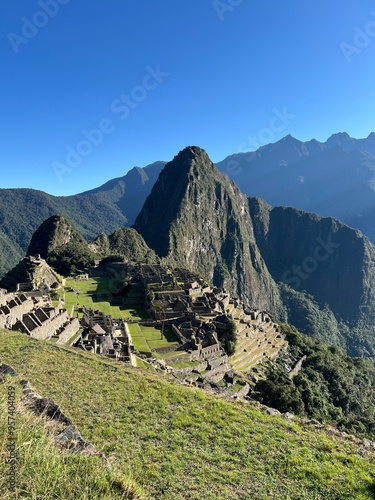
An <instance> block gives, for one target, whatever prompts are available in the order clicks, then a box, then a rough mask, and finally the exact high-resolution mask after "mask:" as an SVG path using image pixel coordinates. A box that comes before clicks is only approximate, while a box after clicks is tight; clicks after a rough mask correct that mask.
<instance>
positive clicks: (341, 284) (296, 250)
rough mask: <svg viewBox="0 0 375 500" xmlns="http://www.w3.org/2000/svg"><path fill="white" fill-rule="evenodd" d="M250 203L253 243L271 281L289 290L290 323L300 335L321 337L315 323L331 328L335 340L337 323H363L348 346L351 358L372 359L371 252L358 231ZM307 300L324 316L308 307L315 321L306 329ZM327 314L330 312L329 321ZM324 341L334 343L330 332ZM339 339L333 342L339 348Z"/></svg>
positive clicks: (374, 301) (374, 257)
mask: <svg viewBox="0 0 375 500" xmlns="http://www.w3.org/2000/svg"><path fill="white" fill-rule="evenodd" d="M249 203H250V213H251V214H252V220H253V227H254V234H255V238H256V241H257V244H258V246H259V248H260V251H261V253H262V256H263V258H264V260H265V262H266V264H267V267H268V269H269V271H270V273H271V275H272V277H273V278H274V279H275V281H277V282H282V283H284V284H285V285H288V286H289V287H291V288H292V289H293V291H288V290H287V288H286V287H282V296H283V300H284V303H286V304H287V305H288V310H289V311H288V322H289V323H291V324H294V325H296V326H297V327H298V328H299V329H300V330H301V331H303V332H304V333H320V332H319V331H318V330H317V331H316V332H314V328H316V327H314V326H312V325H311V322H312V323H314V319H315V323H318V322H320V323H321V326H322V328H325V329H326V330H328V329H329V328H327V327H328V324H329V323H331V325H332V330H336V334H334V336H335V335H338V333H337V331H338V330H340V329H341V331H342V333H344V332H345V328H341V325H338V326H337V324H336V325H335V322H337V323H341V324H344V325H348V326H349V327H350V328H356V326H358V325H364V324H365V325H366V327H364V328H362V332H361V333H359V334H358V336H357V337H356V338H355V339H348V340H347V342H348V345H347V346H346V347H347V348H348V351H349V352H351V353H352V354H358V353H361V354H362V355H363V354H365V355H370V356H374V327H373V324H374V318H375V295H374V290H375V274H374V263H375V247H374V246H373V245H372V244H371V243H370V242H369V240H368V239H367V238H366V237H365V236H363V234H361V233H360V232H359V231H357V230H354V229H351V228H350V227H348V226H346V225H345V224H343V223H341V222H339V221H337V220H335V219H332V218H322V217H319V216H317V215H315V214H311V213H306V212H302V211H300V210H296V209H293V208H286V207H271V206H270V205H268V204H267V203H265V202H264V201H263V200H260V199H256V198H250V200H249ZM301 292H303V295H302V296H301ZM305 292H307V295H306V293H305ZM308 296H312V297H313V301H315V304H316V305H318V307H319V309H320V310H323V311H324V310H325V311H326V314H325V316H326V317H325V320H324V318H321V319H319V318H318V315H317V313H316V312H314V313H313V307H312V304H311V305H310V306H309V307H308V308H310V312H311V314H314V317H315V318H311V320H312V321H311V320H310V326H309V325H308V324H306V323H305V325H303V322H305V321H306V319H305V318H306V317H307V316H308V311H305V313H303V312H302V311H303V303H304V302H306V301H310V303H311V300H309V297H308ZM328 309H329V310H330V311H331V312H332V313H333V316H331V317H330V318H329V313H328ZM327 313H328V315H327ZM322 320H323V321H322ZM306 327H307V328H306ZM309 330H310V331H309ZM320 334H321V333H320ZM331 335H332V334H331ZM326 339H327V340H331V341H332V337H331V339H330V338H329V333H328V332H327V334H326ZM337 340H338V339H335V341H334V342H333V343H336V344H337V343H340V342H338V341H337ZM366 351H367V354H366Z"/></svg>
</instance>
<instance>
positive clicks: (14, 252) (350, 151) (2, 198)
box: [0, 132, 375, 276]
mask: <svg viewBox="0 0 375 500" xmlns="http://www.w3.org/2000/svg"><path fill="white" fill-rule="evenodd" d="M164 165H165V162H161V161H157V162H155V163H152V164H151V165H148V166H146V167H144V168H139V167H134V168H133V169H131V170H130V171H129V172H128V173H127V174H126V175H125V176H123V177H119V178H116V179H112V180H110V181H108V182H107V183H105V184H103V185H102V186H100V187H98V188H96V189H92V190H90V191H86V192H83V193H80V194H77V195H73V196H66V197H58V196H52V195H49V194H47V193H44V192H42V191H37V190H33V189H0V276H1V275H4V273H5V272H7V271H8V270H9V269H11V268H12V267H13V266H14V265H15V264H16V263H17V262H18V261H19V259H20V258H21V257H23V256H24V255H25V251H26V249H27V247H28V244H29V242H30V239H31V236H32V234H33V232H34V231H35V229H36V228H37V227H38V226H39V225H40V224H41V223H42V222H43V221H44V220H45V219H47V218H48V217H50V216H51V215H53V214H58V213H60V214H64V215H65V216H66V217H67V218H68V219H69V221H71V223H72V224H73V225H74V227H75V228H76V229H77V230H78V231H79V232H80V233H81V234H82V235H83V236H84V237H85V238H89V239H93V238H95V237H96V236H97V235H98V234H99V233H100V232H103V233H106V234H110V233H112V232H113V231H115V230H116V229H119V228H122V227H127V226H130V225H132V224H133V223H134V221H135V219H136V217H137V215H138V213H139V212H140V210H141V208H142V206H143V203H144V201H145V199H146V198H147V196H148V195H149V194H150V192H151V188H152V186H153V185H154V183H155V182H156V179H157V177H158V175H159V173H160V171H161V170H162V169H163V167H164ZM217 167H218V168H219V170H220V171H221V172H222V173H224V174H226V175H228V176H229V177H230V178H232V179H233V180H234V181H235V182H236V184H237V185H238V186H239V188H240V189H241V191H242V192H244V193H245V194H246V195H247V196H255V197H260V198H262V199H265V200H266V201H267V202H268V203H270V204H271V205H272V206H292V207H295V208H298V209H302V210H305V211H309V212H315V213H318V214H319V215H321V216H325V217H326V216H331V217H334V218H337V219H339V220H342V221H343V222H345V223H347V224H348V225H349V226H351V227H356V228H358V229H360V230H361V231H362V232H363V233H364V234H365V235H366V236H368V237H369V238H370V240H371V241H372V242H374V243H375V196H374V194H375V133H373V132H372V133H371V134H370V135H369V136H368V137H367V138H365V139H353V138H351V137H350V136H349V135H348V134H347V133H339V134H333V135H332V136H331V137H330V138H329V139H328V140H327V141H326V142H325V143H324V142H319V141H317V140H315V139H312V140H310V141H307V142H302V141H298V140H297V139H294V138H293V137H292V136H290V135H288V136H286V137H284V138H283V139H281V140H280V141H278V142H276V143H275V144H268V145H266V146H262V147H261V148H260V149H259V150H258V151H255V152H249V153H240V154H235V155H231V156H228V157H227V158H226V159H224V160H223V161H221V162H219V163H218V164H217Z"/></svg>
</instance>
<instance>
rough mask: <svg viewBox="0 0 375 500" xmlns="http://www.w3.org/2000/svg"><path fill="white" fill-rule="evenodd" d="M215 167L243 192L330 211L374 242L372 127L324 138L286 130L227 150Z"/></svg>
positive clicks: (374, 139) (283, 203)
mask: <svg viewBox="0 0 375 500" xmlns="http://www.w3.org/2000/svg"><path fill="white" fill-rule="evenodd" d="M217 167H218V168H219V170H220V171H222V172H223V173H226V174H227V175H228V176H229V177H230V178H231V179H233V180H235V182H236V184H237V185H238V186H239V188H240V189H241V190H242V191H243V192H244V193H245V194H247V195H248V196H255V197H259V198H263V199H265V200H266V201H267V202H268V203H270V204H271V205H272V206H291V207H295V208H298V209H301V210H305V211H308V212H315V213H318V214H319V215H321V216H324V217H334V218H336V219H339V220H341V221H343V222H345V223H347V224H348V225H350V226H352V227H356V228H358V229H360V230H361V231H362V232H363V233H364V234H365V235H367V236H368V237H369V238H370V240H371V241H372V242H374V243H375V133H373V132H372V133H371V134H370V135H369V136H368V137H367V138H365V139H353V138H351V137H350V136H349V135H348V134H347V133H339V134H333V135H332V136H331V137H330V138H329V139H328V140H327V141H326V142H324V143H323V142H318V141H316V140H315V139H313V140H311V141H307V142H302V141H298V140H297V139H295V138H293V137H292V136H291V135H288V136H286V137H284V138H283V139H281V140H280V141H278V142H276V143H274V144H268V145H266V146H263V147H261V148H259V149H258V150H257V151H255V152H249V153H239V154H235V155H231V156H228V157H227V158H226V159H224V160H223V161H221V162H219V163H217Z"/></svg>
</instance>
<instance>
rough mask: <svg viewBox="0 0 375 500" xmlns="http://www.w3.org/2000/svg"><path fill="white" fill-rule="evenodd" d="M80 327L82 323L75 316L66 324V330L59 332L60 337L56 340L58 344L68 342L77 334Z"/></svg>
mask: <svg viewBox="0 0 375 500" xmlns="http://www.w3.org/2000/svg"><path fill="white" fill-rule="evenodd" d="M79 329H80V324H79V320H78V318H74V319H73V320H70V321H69V323H67V324H66V325H64V330H63V331H62V332H61V333H60V334H59V338H58V339H57V341H56V344H58V345H59V344H66V342H68V340H69V339H70V338H71V337H73V335H75V334H76V333H77V332H78V330H79Z"/></svg>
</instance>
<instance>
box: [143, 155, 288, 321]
mask: <svg viewBox="0 0 375 500" xmlns="http://www.w3.org/2000/svg"><path fill="white" fill-rule="evenodd" d="M134 228H135V229H136V230H137V231H138V232H139V233H140V234H141V235H142V236H143V237H144V239H145V241H146V243H147V244H148V246H149V247H150V248H152V249H153V250H155V252H156V253H157V254H158V255H159V256H160V257H164V258H165V259H166V261H168V262H170V263H171V264H173V265H176V266H181V267H186V268H188V269H190V270H192V271H195V272H198V273H200V274H201V275H203V276H205V277H207V278H208V279H209V280H210V281H212V282H213V284H214V285H216V286H224V287H228V289H230V290H231V291H232V292H233V293H235V294H238V295H240V296H241V297H242V299H243V300H245V301H248V302H249V303H251V304H252V305H253V306H254V307H256V308H259V309H264V310H273V311H276V310H278V308H279V306H280V303H279V296H278V290H277V287H276V285H275V283H274V282H273V280H272V278H271V277H270V275H269V272H268V270H267V268H266V266H265V264H264V261H263V258H262V256H261V254H260V252H259V249H258V247H257V245H256V242H255V239H254V234H253V228H252V222H251V217H250V213H249V205H248V200H247V198H246V196H245V195H243V194H242V193H241V192H240V191H239V189H238V188H237V186H236V185H235V184H234V183H233V182H232V181H229V179H228V178H227V177H226V176H224V175H223V174H221V173H220V172H219V171H218V170H217V168H216V167H215V166H214V164H213V163H212V162H211V160H210V159H209V157H208V155H207V153H206V152H205V151H204V150H203V149H201V148H198V147H188V148H186V149H184V150H183V151H181V152H180V153H179V154H178V155H177V156H175V158H174V159H173V160H172V161H171V162H170V163H167V165H166V166H165V167H164V169H163V171H162V172H161V173H160V175H159V178H158V180H157V181H156V183H155V184H154V186H153V188H152V191H151V193H150V195H149V196H148V198H147V199H146V201H145V204H144V206H143V208H142V210H141V212H140V214H139V215H138V217H137V219H136V221H135V224H134Z"/></svg>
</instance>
